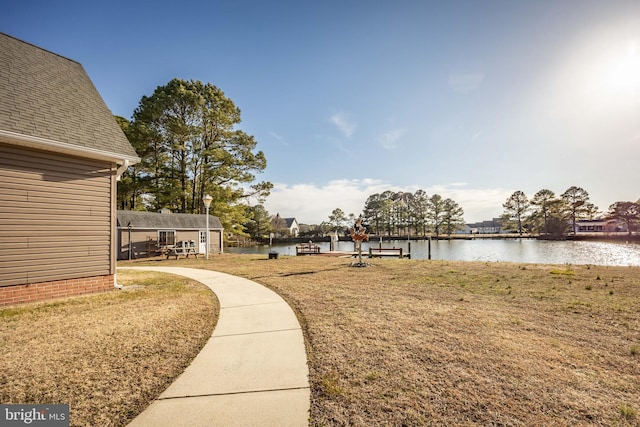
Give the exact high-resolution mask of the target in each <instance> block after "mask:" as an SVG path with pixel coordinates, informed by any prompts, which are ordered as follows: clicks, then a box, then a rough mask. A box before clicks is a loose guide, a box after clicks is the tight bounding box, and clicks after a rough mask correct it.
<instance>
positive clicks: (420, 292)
mask: <svg viewBox="0 0 640 427" xmlns="http://www.w3.org/2000/svg"><path fill="white" fill-rule="evenodd" d="M183 261H188V262H187V263H185V262H183ZM349 262H350V261H349V260H344V259H333V258H325V257H282V258H281V259H278V260H275V261H274V260H267V259H266V256H261V255H224V256H216V257H215V258H214V259H213V260H211V262H210V263H209V264H207V263H205V262H201V261H200V260H180V261H178V263H179V264H180V265H182V266H193V267H197V268H211V269H214V270H218V271H224V272H227V273H231V274H236V275H239V276H242V277H246V278H249V279H252V280H255V281H257V282H259V283H262V284H264V285H266V286H269V287H270V288H272V289H274V290H276V291H277V292H278V293H279V294H280V295H282V296H283V297H284V298H285V299H286V300H287V301H288V302H289V304H290V305H291V306H292V307H293V308H294V310H295V311H296V313H297V314H298V318H299V320H300V323H301V324H302V325H303V330H304V333H305V338H306V340H307V352H308V357H309V369H310V382H311V389H312V390H311V391H312V402H311V425H314V426H316V425H317V426H324V425H398V426H399V425H412V426H414V425H417V426H420V425H566V426H568V425H611V424H612V423H613V424H616V425H621V426H636V425H637V421H638V420H637V415H635V414H634V415H633V416H632V415H631V413H632V411H633V409H634V408H631V407H630V409H631V410H629V408H627V409H625V410H624V414H623V413H622V411H623V410H622V409H621V406H620V402H637V401H639V399H640V383H639V382H638V381H637V378H638V375H639V374H640V371H638V364H637V358H636V357H630V355H629V351H621V349H629V342H637V331H638V330H640V268H636V267H633V268H629V267H599V266H594V265H591V266H589V267H588V268H572V270H571V271H572V273H566V272H567V271H569V270H565V269H563V270H560V271H562V272H564V273H563V274H560V276H562V277H566V276H571V280H575V281H577V282H578V283H588V282H589V281H592V283H594V282H593V281H594V277H596V276H597V275H600V276H601V277H615V278H616V280H615V295H609V293H608V289H607V290H606V291H603V292H597V291H595V289H596V287H595V286H594V287H593V288H594V289H592V290H588V289H586V288H585V286H574V285H571V284H569V285H567V284H564V283H558V281H557V277H558V274H557V273H551V272H552V271H555V270H558V266H544V265H526V268H524V269H523V268H522V265H517V264H509V263H474V262H454V261H446V262H439V261H431V262H429V261H422V260H392V259H388V260H386V259H379V260H378V259H377V260H374V261H371V264H372V265H371V267H369V268H365V269H353V268H349ZM163 263H164V262H163ZM299 273H304V274H299ZM496 278H500V282H499V283H498V284H496ZM461 284H464V287H462V286H461ZM609 286H610V288H611V286H613V285H611V284H610V285H609ZM625 325H626V326H625Z"/></svg>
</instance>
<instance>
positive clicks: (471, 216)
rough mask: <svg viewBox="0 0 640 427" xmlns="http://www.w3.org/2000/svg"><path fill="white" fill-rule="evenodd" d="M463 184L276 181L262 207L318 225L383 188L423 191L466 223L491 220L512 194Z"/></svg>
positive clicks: (349, 210) (358, 206) (357, 208)
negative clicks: (449, 204)
mask: <svg viewBox="0 0 640 427" xmlns="http://www.w3.org/2000/svg"><path fill="white" fill-rule="evenodd" d="M466 186H467V185H466V184H465V183H452V184H446V185H434V186H431V187H427V188H424V187H420V186H417V185H411V186H404V187H401V186H397V185H392V184H389V183H387V182H384V181H381V180H377V179H340V180H334V181H329V182H328V183H326V184H324V185H317V184H314V183H300V184H293V185H289V184H283V183H276V184H275V185H274V189H273V190H272V191H271V195H270V196H269V197H268V198H267V200H266V202H265V204H264V205H265V208H266V209H267V211H269V212H270V213H271V214H273V215H275V214H276V213H279V214H280V215H281V216H283V217H295V218H296V219H297V220H298V222H301V223H303V224H320V223H321V222H322V221H327V220H328V219H329V215H330V214H331V211H333V210H334V209H336V208H340V209H342V210H343V211H344V212H345V214H347V215H348V214H350V213H353V214H355V215H359V214H360V213H361V212H362V209H363V207H364V204H365V202H366V200H367V198H368V197H369V196H371V195H372V194H375V193H382V192H384V191H387V190H390V191H409V192H412V193H413V192H415V191H416V190H418V189H420V188H421V189H422V190H424V191H425V192H426V193H427V194H428V195H433V194H436V193H437V194H440V195H441V196H442V197H444V198H447V197H448V198H451V199H453V200H455V201H456V202H457V203H458V204H459V205H460V206H462V208H463V209H464V212H465V215H464V217H465V221H466V222H476V221H481V220H485V219H491V218H493V217H496V216H498V215H500V214H501V213H502V203H504V201H505V200H506V199H507V197H509V195H510V194H511V193H512V191H511V190H505V189H502V188H466Z"/></svg>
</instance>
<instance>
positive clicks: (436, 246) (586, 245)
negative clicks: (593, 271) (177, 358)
mask: <svg viewBox="0 0 640 427" xmlns="http://www.w3.org/2000/svg"><path fill="white" fill-rule="evenodd" d="M410 243H411V258H412V259H427V258H428V242H427V241H425V240H417V241H416V240H414V241H411V242H410ZM370 244H371V245H372V247H378V245H379V243H378V242H370ZM318 245H319V246H320V248H321V249H320V250H321V251H322V252H327V251H329V243H325V242H320V243H318ZM382 247H385V248H390V247H396V248H403V251H405V252H406V251H407V250H408V242H407V241H406V240H403V241H398V240H396V241H389V242H383V244H382ZM272 248H273V250H274V251H277V252H278V253H280V254H282V255H295V254H296V246H295V244H285V245H273V247H272ZM225 250H226V251H227V252H234V253H264V254H267V253H268V252H269V247H268V246H259V247H253V248H225ZM336 250H338V251H353V242H339V243H338V245H337V248H336ZM368 251H369V246H368V243H367V242H364V243H363V245H362V252H363V254H364V253H367V252H368ZM431 259H434V260H459V261H503V262H523V263H538V264H593V265H622V266H626V265H634V266H640V244H637V243H612V242H594V241H548V240H535V239H505V240H494V239H475V240H433V241H432V242H431Z"/></svg>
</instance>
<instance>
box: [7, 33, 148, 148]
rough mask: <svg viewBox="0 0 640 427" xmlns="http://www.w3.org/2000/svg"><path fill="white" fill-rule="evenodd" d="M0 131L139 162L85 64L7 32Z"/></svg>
mask: <svg viewBox="0 0 640 427" xmlns="http://www.w3.org/2000/svg"><path fill="white" fill-rule="evenodd" d="M0 130H5V131H9V132H13V133H17V134H21V135H26V136H31V137H37V138H44V139H47V140H51V141H56V142H62V143H66V144H70V145H73V146H77V147H82V148H87V149H94V150H100V151H103V152H108V153H113V154H115V155H123V156H127V157H131V158H137V154H136V152H135V150H134V149H133V147H132V146H131V144H130V143H129V141H128V140H127V138H126V137H125V135H124V133H123V132H122V130H121V129H120V127H119V126H118V124H117V122H116V121H115V120H114V118H113V115H112V114H111V111H110V110H109V108H108V107H107V106H106V104H105V103H104V101H103V100H102V97H101V96H100V94H99V93H98V91H97V90H96V88H95V86H94V85H93V83H92V82H91V80H90V79H89V76H88V75H87V73H86V72H85V70H84V68H83V67H82V65H80V64H79V63H78V62H75V61H73V60H70V59H67V58H65V57H62V56H60V55H57V54H55V53H51V52H49V51H47V50H45V49H42V48H39V47H37V46H34V45H31V44H29V43H26V42H23V41H21V40H18V39H15V38H13V37H11V36H9V35H6V34H3V33H0Z"/></svg>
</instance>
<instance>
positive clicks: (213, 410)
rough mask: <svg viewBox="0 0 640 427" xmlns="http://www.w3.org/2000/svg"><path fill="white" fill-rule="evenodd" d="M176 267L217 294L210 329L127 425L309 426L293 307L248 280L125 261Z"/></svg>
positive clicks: (305, 379)
mask: <svg viewBox="0 0 640 427" xmlns="http://www.w3.org/2000/svg"><path fill="white" fill-rule="evenodd" d="M126 268H131V269H133V270H150V271H159V272H164V273H171V274H178V275H181V276H186V277H189V278H191V279H194V280H197V281H199V282H201V283H203V284H205V285H206V286H208V287H209V288H210V289H211V290H212V291H213V292H214V293H215V294H216V295H217V297H218V300H219V301H220V317H219V319H218V324H217V325H216V327H215V329H214V331H213V335H212V336H211V338H210V339H209V341H208V342H207V343H206V344H205V346H204V347H203V349H202V351H201V352H200V353H199V354H198V355H197V356H196V358H195V359H194V360H193V361H192V362H191V365H189V367H187V369H186V370H185V371H184V372H183V373H182V375H180V376H179V377H178V378H177V379H176V381H175V382H174V383H173V384H171V385H170V386H169V388H167V389H166V390H165V391H164V392H163V393H162V394H161V395H160V396H159V397H158V398H157V399H156V400H155V401H154V402H153V403H152V404H151V405H149V407H148V408H147V409H145V410H144V412H142V413H141V414H140V415H138V417H136V418H135V419H134V420H133V421H132V422H131V423H130V424H129V426H131V427H151V426H153V427H162V426H167V427H168V426H172V427H173V426H307V425H308V424H309V405H310V390H309V370H308V367H307V355H306V351H305V346H304V339H303V336H302V329H301V328H300V324H299V323H298V320H297V318H296V316H295V314H294V313H293V311H292V310H291V307H289V305H288V304H287V303H286V302H285V301H284V300H283V299H282V298H281V297H280V296H279V295H278V294H276V293H275V292H273V291H271V290H270V289H267V288H266V287H264V286H262V285H259V284H257V283H255V282H253V281H251V280H248V279H243V278H241V277H236V276H232V275H229V274H225V273H219V272H215V271H210V270H200V269H194V268H182V267H124V268H122V269H126Z"/></svg>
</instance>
